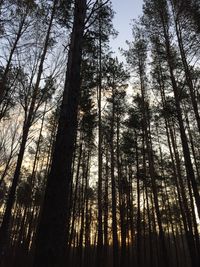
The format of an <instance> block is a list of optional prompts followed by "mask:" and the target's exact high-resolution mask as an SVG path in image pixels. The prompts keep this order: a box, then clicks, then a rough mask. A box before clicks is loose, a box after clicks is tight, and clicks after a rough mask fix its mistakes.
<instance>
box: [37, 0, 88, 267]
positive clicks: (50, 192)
mask: <svg viewBox="0 0 200 267" xmlns="http://www.w3.org/2000/svg"><path fill="white" fill-rule="evenodd" d="M86 7H87V5H86V0H76V1H75V11H74V24H73V31H72V35H71V44H70V50H69V57H68V66H67V74H66V82H65V88H64V94H63V101H62V106H61V111H60V118H59V124H58V131H57V136H56V142H55V148H54V152H53V158H52V166H51V170H50V173H49V176H48V180H47V187H46V192H45V199H44V204H43V210H42V212H41V219H40V223H39V225H38V228H37V237H36V243H35V245H36V249H35V257H34V264H33V265H34V266H35V267H44V266H46V267H57V266H59V267H60V266H62V264H63V263H64V255H65V249H66V236H67V233H66V228H67V227H66V223H67V207H68V205H67V200H68V196H69V191H70V190H69V185H70V183H71V180H72V173H71V166H72V160H73V153H74V143H75V138H76V130H77V112H78V103H79V95H80V85H81V81H80V71H81V56H82V45H83V34H84V27H85V17H86Z"/></svg>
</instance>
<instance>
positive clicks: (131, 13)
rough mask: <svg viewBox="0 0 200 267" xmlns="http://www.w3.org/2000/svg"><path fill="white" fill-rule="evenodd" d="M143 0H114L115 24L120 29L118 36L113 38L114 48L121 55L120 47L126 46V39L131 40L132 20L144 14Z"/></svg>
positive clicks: (111, 43) (112, 45)
mask: <svg viewBox="0 0 200 267" xmlns="http://www.w3.org/2000/svg"><path fill="white" fill-rule="evenodd" d="M142 3H143V0H112V4H113V9H114V11H115V12H116V14H115V17H114V20H113V24H114V27H115V29H116V30H117V31H118V33H119V34H118V37H117V38H116V39H114V40H111V42H110V45H111V47H112V50H113V51H115V52H116V55H118V56H119V57H120V58H121V56H120V55H119V52H118V48H119V47H123V48H125V47H126V44H125V42H126V40H131V20H132V19H136V18H137V17H138V16H139V15H141V14H142Z"/></svg>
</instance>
